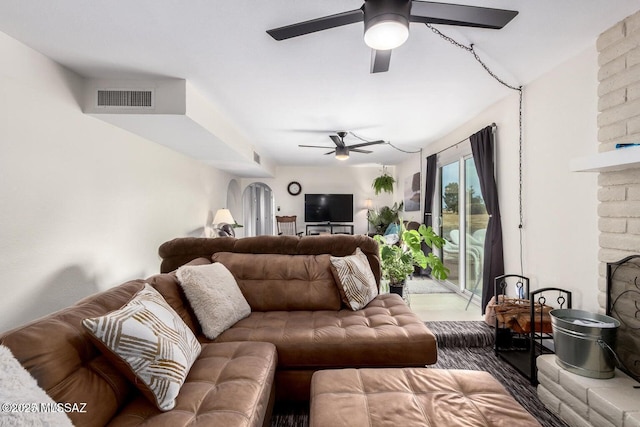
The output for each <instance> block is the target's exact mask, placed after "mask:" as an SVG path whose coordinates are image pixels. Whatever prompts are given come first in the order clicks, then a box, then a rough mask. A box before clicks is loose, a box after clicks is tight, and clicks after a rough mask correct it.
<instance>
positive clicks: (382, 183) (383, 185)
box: [371, 166, 396, 196]
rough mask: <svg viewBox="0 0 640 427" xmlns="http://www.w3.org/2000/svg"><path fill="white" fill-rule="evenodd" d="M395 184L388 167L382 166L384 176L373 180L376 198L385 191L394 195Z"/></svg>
mask: <svg viewBox="0 0 640 427" xmlns="http://www.w3.org/2000/svg"><path fill="white" fill-rule="evenodd" d="M395 183H396V180H395V178H394V177H392V176H391V175H389V174H388V173H387V167H386V166H382V175H380V176H379V177H377V178H376V179H374V180H373V184H372V185H371V187H373V189H374V191H375V193H376V196H377V195H378V194H380V193H382V192H383V191H384V192H386V193H390V194H393V184H395Z"/></svg>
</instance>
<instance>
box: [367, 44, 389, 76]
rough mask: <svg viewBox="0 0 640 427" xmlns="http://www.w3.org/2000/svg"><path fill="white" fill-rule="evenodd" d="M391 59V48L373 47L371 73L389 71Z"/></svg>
mask: <svg viewBox="0 0 640 427" xmlns="http://www.w3.org/2000/svg"><path fill="white" fill-rule="evenodd" d="M390 61H391V50H375V49H371V74H373V73H385V72H387V71H389V62H390Z"/></svg>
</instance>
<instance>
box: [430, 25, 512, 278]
mask: <svg viewBox="0 0 640 427" xmlns="http://www.w3.org/2000/svg"><path fill="white" fill-rule="evenodd" d="M425 25H426V26H427V27H428V28H429V29H430V30H431V31H433V32H434V33H435V34H437V35H438V36H440V37H441V38H442V39H444V40H446V41H447V42H449V43H451V44H452V45H454V46H457V47H459V48H460V49H463V50H465V51H467V52H469V53H471V54H472V55H473V57H474V58H475V59H476V61H477V62H478V63H479V64H480V65H481V66H482V68H484V69H485V71H486V72H487V73H488V74H489V75H490V76H491V77H493V78H494V79H495V80H496V81H497V82H498V83H500V84H501V85H503V86H504V87H506V88H509V89H511V90H515V91H517V92H518V132H519V135H518V174H519V175H518V214H519V223H518V230H519V233H520V242H519V243H520V274H524V262H523V255H522V252H523V247H522V237H523V236H522V233H523V223H524V214H523V209H522V169H523V166H522V165H523V160H522V139H523V138H522V94H523V89H522V86H513V85H510V84H508V83H506V82H505V81H504V80H502V79H501V78H500V77H498V76H497V75H496V74H495V73H494V72H493V71H491V69H490V68H489V66H488V65H487V64H485V63H484V61H483V60H482V59H481V58H480V56H478V53H477V52H476V51H475V49H474V45H473V43H472V44H471V45H469V46H466V45H464V44H462V43H460V42H458V41H456V40H454V39H453V38H451V37H449V36H447V35H445V34H443V33H442V32H441V31H440V30H438V29H437V28H435V27H434V26H433V25H431V24H425Z"/></svg>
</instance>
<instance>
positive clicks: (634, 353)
mask: <svg viewBox="0 0 640 427" xmlns="http://www.w3.org/2000/svg"><path fill="white" fill-rule="evenodd" d="M606 313H607V315H609V316H611V317H613V318H615V319H617V320H618V321H620V327H619V328H618V336H617V340H616V345H615V348H614V350H615V352H616V354H617V357H618V359H619V362H620V363H621V365H622V366H619V369H621V370H622V371H624V372H625V373H626V374H628V375H629V376H630V377H632V378H634V379H635V380H637V381H639V382H640V255H631V256H628V257H626V258H623V259H621V260H620V261H616V262H610V263H607V302H606Z"/></svg>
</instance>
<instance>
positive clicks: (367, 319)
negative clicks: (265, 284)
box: [216, 294, 437, 370]
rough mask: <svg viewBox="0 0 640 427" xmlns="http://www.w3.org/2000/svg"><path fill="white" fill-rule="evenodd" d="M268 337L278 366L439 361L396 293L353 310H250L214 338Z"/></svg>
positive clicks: (433, 344)
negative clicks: (247, 314) (274, 347)
mask: <svg viewBox="0 0 640 427" xmlns="http://www.w3.org/2000/svg"><path fill="white" fill-rule="evenodd" d="M229 341H266V342H271V343H273V344H275V346H276V347H277V349H278V361H279V362H278V363H279V369H314V370H316V369H323V368H348V367H385V366H386V367H395V366H424V365H426V364H432V363H435V362H436V360H437V346H436V339H435V336H434V335H433V333H431V331H430V330H429V329H428V328H427V327H426V326H425V324H424V322H423V321H422V320H421V319H420V318H419V317H418V316H417V315H416V314H415V313H413V312H412V311H411V309H410V308H409V307H408V306H407V304H405V302H404V301H403V300H402V298H400V297H399V296H398V295H395V294H382V295H378V296H377V297H376V298H375V299H374V300H373V301H371V302H370V303H369V305H367V306H366V307H365V308H364V309H362V310H358V311H352V310H350V309H343V310H340V311H337V312H336V311H328V310H316V311H270V312H255V311H254V312H252V313H251V315H250V316H249V317H247V318H246V319H242V320H241V321H239V322H238V323H236V324H235V325H234V326H233V327H232V328H230V329H228V330H226V331H225V332H223V333H222V334H221V335H220V336H219V337H218V338H217V339H216V342H229Z"/></svg>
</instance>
